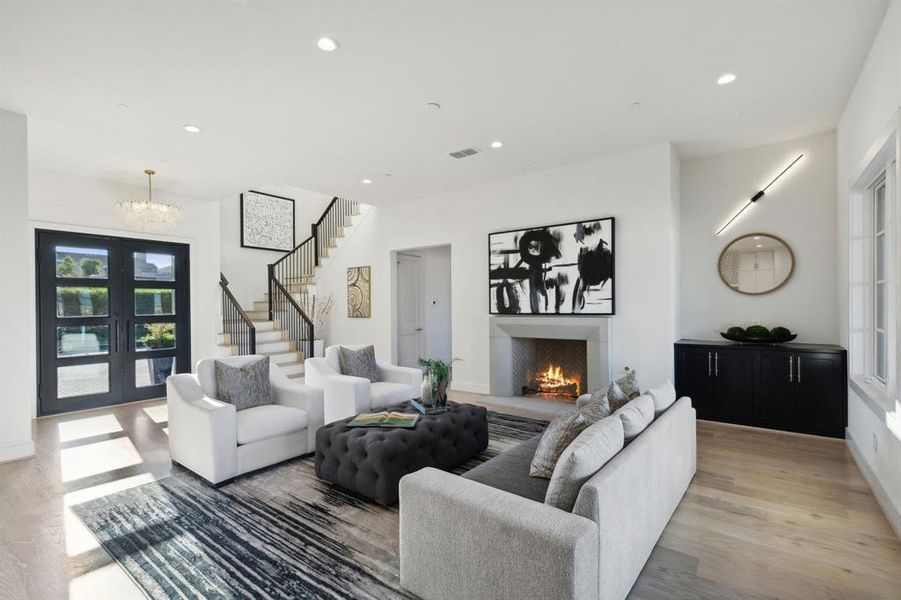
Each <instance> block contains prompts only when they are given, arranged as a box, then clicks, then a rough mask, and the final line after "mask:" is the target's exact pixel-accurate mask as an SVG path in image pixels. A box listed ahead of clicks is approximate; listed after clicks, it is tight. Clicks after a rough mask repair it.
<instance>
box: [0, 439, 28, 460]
mask: <svg viewBox="0 0 901 600" xmlns="http://www.w3.org/2000/svg"><path fill="white" fill-rule="evenodd" d="M32 456H34V442H24V443H22V444H14V445H12V446H3V447H0V463H6V462H13V461H14V460H22V459H25V458H31V457H32Z"/></svg>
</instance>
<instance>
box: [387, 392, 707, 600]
mask: <svg viewBox="0 0 901 600" xmlns="http://www.w3.org/2000/svg"><path fill="white" fill-rule="evenodd" d="M535 441H536V440H530V441H529V442H525V443H523V444H522V445H521V446H519V447H517V448H514V449H512V450H510V451H508V452H507V453H505V454H501V455H499V456H497V457H495V458H493V459H491V461H488V463H484V464H483V465H482V466H483V467H484V466H485V465H488V464H489V463H491V462H492V461H499V462H500V463H501V464H500V466H501V467H510V466H511V465H520V466H521V468H522V469H524V471H522V472H523V473H524V476H525V478H526V479H528V463H529V461H530V460H531V456H532V455H533V454H534V451H535V448H534V446H536V445H537V443H534V442H535ZM527 450H530V451H531V453H527V452H526V451H527ZM507 455H509V456H507ZM696 456H697V450H696V438H695V410H694V408H692V406H691V400H690V399H689V398H681V399H679V400H678V401H676V402H675V403H674V404H673V405H672V406H670V407H669V408H668V409H666V411H665V412H663V413H662V414H660V415H659V416H657V417H656V418H655V419H654V421H653V422H651V424H650V425H648V427H647V429H645V430H644V431H643V432H641V433H640V434H639V435H638V437H636V438H635V439H634V440H632V441H631V442H629V444H628V445H627V446H625V448H623V449H622V450H620V451H619V452H618V453H617V454H616V455H615V456H614V457H613V458H612V459H610V461H609V462H607V463H606V464H605V465H604V466H603V468H601V470H600V471H598V472H597V473H596V474H595V475H593V476H592V477H591V478H590V479H589V480H588V481H586V482H585V483H584V484H583V485H582V487H581V489H580V491H579V495H578V497H577V499H576V503H575V506H574V507H573V510H572V512H569V511H566V510H563V509H560V508H556V507H553V506H550V505H548V504H545V503H544V502H542V501H540V500H535V499H529V498H527V497H523V496H522V495H517V494H515V493H511V492H509V491H505V490H504V489H498V487H493V486H491V485H486V484H485V483H482V482H479V481H474V480H471V479H467V478H465V477H460V476H457V475H452V474H450V473H446V472H444V471H440V470H438V469H432V468H426V469H422V470H420V471H417V472H415V473H412V474H410V475H407V476H405V477H404V478H403V479H401V480H400V582H401V585H402V586H403V587H404V588H406V589H407V590H409V591H410V592H412V593H414V594H416V595H417V596H419V597H421V598H423V599H425V600H451V599H457V598H472V599H473V600H479V599H486V600H487V599H491V600H505V599H510V600H514V599H515V600H521V599H522V598H541V599H542V600H554V599H559V600H570V599H576V600H623V599H624V598H625V597H626V596H627V595H628V593H629V590H630V589H631V588H632V585H633V584H634V583H635V580H636V579H637V578H638V575H639V573H641V569H642V567H644V564H645V562H646V561H647V559H648V556H650V554H651V551H652V550H653V549H654V546H655V544H656V543H657V540H658V538H659V537H660V534H661V533H662V532H663V529H664V528H665V527H666V524H667V522H669V519H670V517H671V516H672V514H673V511H675V509H676V507H677V506H678V505H679V502H680V500H681V499H682V496H683V494H684V493H685V490H686V489H687V488H688V485H689V483H690V482H691V479H692V477H693V476H694V473H695V468H696V461H697V458H696ZM515 470H516V469H510V468H494V472H495V473H496V474H498V475H499V476H501V477H502V478H503V477H508V476H509V475H510V474H511V471H515ZM532 483H533V484H534V482H532ZM508 489H509V487H508ZM436 565H437V567H438V568H436Z"/></svg>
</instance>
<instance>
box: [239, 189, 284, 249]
mask: <svg viewBox="0 0 901 600" xmlns="http://www.w3.org/2000/svg"><path fill="white" fill-rule="evenodd" d="M241 247H242V248H256V249H257V250H275V251H279V252H290V251H291V250H294V200H292V199H291V198H284V197H282V196H274V195H272V194H265V193H263V192H255V191H249V192H244V193H243V194H241Z"/></svg>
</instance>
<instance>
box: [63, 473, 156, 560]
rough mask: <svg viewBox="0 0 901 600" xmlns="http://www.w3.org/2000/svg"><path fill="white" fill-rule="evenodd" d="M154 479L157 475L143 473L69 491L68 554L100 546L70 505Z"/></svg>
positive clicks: (65, 503)
mask: <svg viewBox="0 0 901 600" xmlns="http://www.w3.org/2000/svg"><path fill="white" fill-rule="evenodd" d="M154 480H156V477H154V476H153V475H152V474H151V473H142V474H140V475H134V476H132V477H126V478H124V479H119V480H116V481H111V482H109V483H104V484H101V485H95V486H93V487H89V488H85V489H83V490H78V491H76V492H69V493H68V494H66V495H65V496H63V507H64V509H63V519H64V525H65V534H66V554H67V555H69V556H78V555H79V554H82V553H84V552H88V551H90V550H93V549H94V548H99V547H100V542H98V541H97V538H95V537H94V535H93V534H92V533H91V532H90V531H89V530H88V528H87V527H85V526H84V524H83V523H82V522H81V519H79V518H78V516H77V515H76V514H75V513H74V512H73V511H72V510H71V508H69V507H71V506H75V505H76V504H81V503H82V502H87V501H88V500H93V499H94V498H101V497H103V496H108V495H110V494H114V493H116V492H119V491H121V490H127V489H128V488H133V487H137V486H139V485H144V484H145V483H150V482H151V481H154Z"/></svg>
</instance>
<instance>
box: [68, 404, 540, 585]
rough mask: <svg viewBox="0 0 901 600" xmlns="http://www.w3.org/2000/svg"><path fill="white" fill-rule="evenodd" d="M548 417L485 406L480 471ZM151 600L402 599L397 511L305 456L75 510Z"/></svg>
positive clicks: (176, 480) (180, 478)
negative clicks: (323, 473) (347, 488)
mask: <svg viewBox="0 0 901 600" xmlns="http://www.w3.org/2000/svg"><path fill="white" fill-rule="evenodd" d="M545 426H546V423H545V422H543V421H536V420H533V419H526V418H521V417H515V416H511V415H505V414H501V413H496V412H492V411H489V412H488V432H489V444H488V448H487V450H486V451H485V452H484V453H483V454H482V455H481V456H479V457H477V458H475V459H473V460H471V461H469V462H468V463H466V464H464V465H462V466H461V467H460V468H459V471H460V472H463V471H466V470H468V469H471V468H473V467H474V466H476V465H478V464H479V463H481V462H484V461H485V460H488V459H489V458H491V457H493V456H496V455H498V454H500V453H502V452H504V451H506V450H508V449H509V448H511V447H513V446H515V445H517V444H518V443H519V442H521V441H524V440H527V439H529V438H531V437H532V436H534V435H535V434H536V433H540V432H541V431H543V430H544V427H545ZM74 510H75V512H76V514H78V516H79V517H80V518H81V520H82V521H83V522H84V523H85V525H86V526H87V527H88V529H90V530H91V532H93V533H94V535H95V536H97V539H98V540H100V542H101V544H102V545H103V547H104V548H105V549H106V550H107V552H109V554H110V555H111V556H112V557H113V558H114V559H115V560H116V561H117V562H118V563H119V564H120V565H121V566H122V568H124V569H125V570H126V572H127V573H128V574H129V575H130V576H131V578H132V579H133V580H134V581H135V582H136V583H137V584H138V586H139V587H140V588H141V589H142V590H143V591H144V593H145V594H147V596H148V597H149V598H167V599H168V598H204V599H212V598H406V597H408V594H407V593H406V592H405V591H404V590H403V589H402V588H401V587H400V578H399V569H398V559H397V550H398V549H397V543H398V541H397V528H398V521H397V507H396V506H392V507H387V508H386V507H381V506H378V505H376V504H374V503H372V502H370V501H368V500H366V499H364V498H362V497H360V496H357V495H354V494H350V493H346V492H343V491H341V490H339V489H338V488H333V487H332V486H330V485H329V484H327V483H325V482H322V481H320V480H319V479H317V478H316V475H315V473H314V470H313V460H312V458H300V459H296V460H293V461H289V462H286V463H282V464H280V465H278V466H275V467H272V468H270V469H266V470H263V471H260V472H258V473H254V474H251V475H247V476H245V477H241V478H238V479H237V480H236V481H235V482H233V483H230V484H227V485H224V486H222V487H220V488H218V489H217V488H213V487H211V486H209V485H207V484H205V483H203V482H202V481H200V480H199V479H198V478H197V477H196V476H194V475H192V474H190V473H183V474H179V475H175V476H173V477H169V478H166V479H163V480H160V481H157V482H153V483H148V484H146V485H143V486H140V487H137V488H132V489H129V490H124V491H122V492H119V493H116V494H112V495H110V496H106V497H103V498H99V499H97V500H92V501H90V502H86V503H84V504H80V505H78V506H76V507H74Z"/></svg>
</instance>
